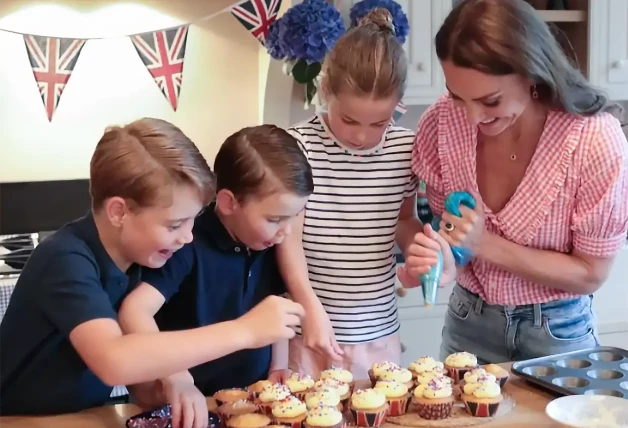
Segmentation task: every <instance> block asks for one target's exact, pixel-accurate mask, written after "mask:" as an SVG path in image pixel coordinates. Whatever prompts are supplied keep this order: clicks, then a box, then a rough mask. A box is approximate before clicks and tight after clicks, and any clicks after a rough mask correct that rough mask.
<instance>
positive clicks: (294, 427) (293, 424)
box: [272, 418, 305, 428]
mask: <svg viewBox="0 0 628 428" xmlns="http://www.w3.org/2000/svg"><path fill="white" fill-rule="evenodd" d="M304 422H305V418H304V419H303V420H300V421H295V420H291V421H289V422H287V421H282V420H281V419H277V418H273V422H272V423H273V424H274V425H281V426H284V427H288V428H303V424H304Z"/></svg>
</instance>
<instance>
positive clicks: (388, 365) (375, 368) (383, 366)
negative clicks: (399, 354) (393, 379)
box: [369, 361, 401, 386]
mask: <svg viewBox="0 0 628 428" xmlns="http://www.w3.org/2000/svg"><path fill="white" fill-rule="evenodd" d="M400 368H401V367H400V366H399V364H396V363H393V362H391V361H382V362H381V363H375V364H373V365H372V366H371V369H370V370H369V379H371V386H375V382H377V381H378V380H379V377H380V376H381V374H382V372H383V371H385V370H388V369H400Z"/></svg>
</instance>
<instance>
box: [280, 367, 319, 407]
mask: <svg viewBox="0 0 628 428" xmlns="http://www.w3.org/2000/svg"><path fill="white" fill-rule="evenodd" d="M285 384H286V386H287V387H288V388H290V392H291V393H292V395H294V396H295V397H297V398H298V399H299V400H303V399H304V398H305V394H307V393H308V392H310V391H311V390H312V388H314V379H312V377H311V376H308V375H306V376H301V375H300V374H299V373H292V375H290V377H289V378H288V379H286V381H285Z"/></svg>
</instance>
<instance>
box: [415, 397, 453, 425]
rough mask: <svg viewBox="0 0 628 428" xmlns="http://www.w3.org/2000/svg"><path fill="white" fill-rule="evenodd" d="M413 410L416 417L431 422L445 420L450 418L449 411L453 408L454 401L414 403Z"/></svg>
mask: <svg viewBox="0 0 628 428" xmlns="http://www.w3.org/2000/svg"><path fill="white" fill-rule="evenodd" d="M415 408H416V411H417V413H418V415H419V416H420V417H421V418H423V419H427V420H431V421H435V420H440V419H447V418H448V417H449V416H451V411H452V410H453V408H454V400H451V401H450V402H447V403H434V404H429V403H422V402H415Z"/></svg>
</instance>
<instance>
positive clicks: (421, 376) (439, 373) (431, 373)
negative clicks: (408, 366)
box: [415, 367, 454, 385]
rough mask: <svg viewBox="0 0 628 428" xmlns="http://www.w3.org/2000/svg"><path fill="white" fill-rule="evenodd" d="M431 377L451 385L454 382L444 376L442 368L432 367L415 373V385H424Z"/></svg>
mask: <svg viewBox="0 0 628 428" xmlns="http://www.w3.org/2000/svg"><path fill="white" fill-rule="evenodd" d="M432 379H438V380H440V381H442V382H448V383H449V384H450V385H453V383H454V381H453V379H452V378H450V377H448V376H446V375H445V371H444V370H443V369H439V368H438V367H434V369H433V370H428V371H424V372H423V373H417V375H416V379H415V380H416V383H417V385H426V384H428V383H430V381H431V380H432Z"/></svg>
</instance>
